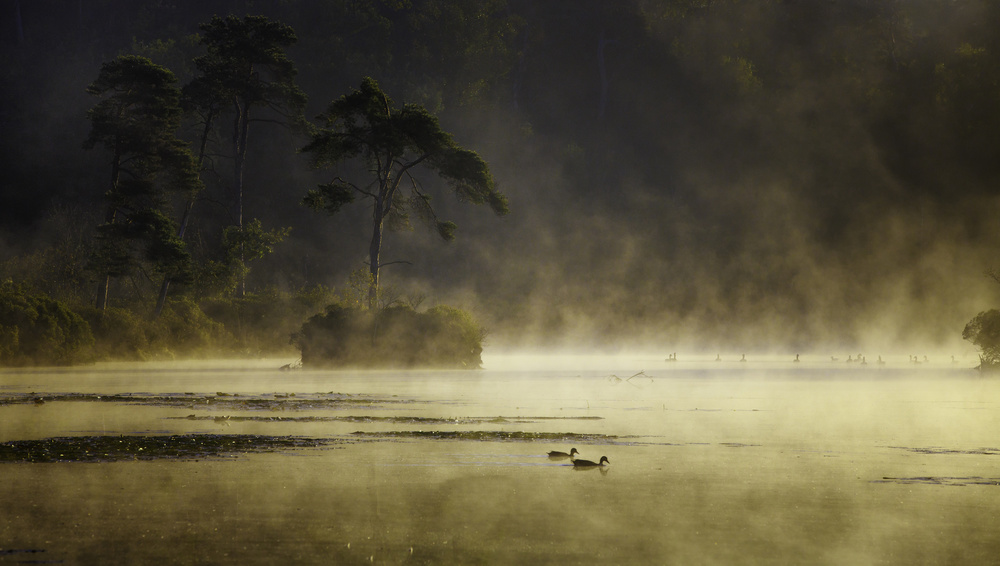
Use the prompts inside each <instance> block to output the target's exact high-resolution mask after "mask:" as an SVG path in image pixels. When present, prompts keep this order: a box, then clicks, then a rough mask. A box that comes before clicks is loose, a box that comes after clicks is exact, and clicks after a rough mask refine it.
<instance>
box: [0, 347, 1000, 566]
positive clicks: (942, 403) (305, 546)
mask: <svg viewBox="0 0 1000 566" xmlns="http://www.w3.org/2000/svg"><path fill="white" fill-rule="evenodd" d="M665 357H666V354H664V355H663V356H645V357H643V356H633V357H628V356H621V357H613V358H612V357H607V358H605V357H596V356H595V357H586V356H576V357H563V358H546V357H501V356H492V357H491V356H485V357H484V361H485V368H486V369H483V370H480V371H367V372H362V371H309V370H293V371H280V369H279V368H280V366H282V365H283V364H285V363H287V362H289V361H290V360H264V361H253V362H247V361H238V362H175V363H146V364H98V365H96V366H89V367H81V368H53V369H8V370H4V371H2V372H0V400H2V401H3V402H2V404H0V477H2V482H0V506H2V509H3V513H2V514H0V563H3V564H6V563H11V564H14V563H24V562H30V563H52V564H59V563H64V564H110V563H119V564H161V563H173V564H282V563H288V564H370V563H376V564H584V563H598V562H603V563H608V564H625V563H633V564H668V563H673V564H957V563H968V564H973V563H977V564H984V563H996V562H998V561H1000V534H998V533H1000V437H998V432H1000V378H988V377H982V376H981V375H980V374H979V373H978V372H977V371H974V370H971V369H969V367H971V366H972V365H975V362H973V361H971V360H964V361H963V362H961V363H951V361H950V360H949V361H947V362H945V361H944V356H942V357H941V361H940V362H937V363H935V361H934V360H933V359H932V360H930V361H929V362H928V363H923V364H919V365H916V364H912V363H909V362H908V361H907V356H896V357H886V361H887V363H886V364H884V365H876V364H875V363H871V362H870V363H869V364H868V365H865V366H862V365H860V364H847V363H844V362H843V361H840V362H832V361H830V359H829V356H826V357H823V356H815V359H812V360H811V359H810V358H809V357H808V356H804V357H803V360H802V362H801V363H793V362H791V360H790V359H789V358H780V359H779V358H772V359H767V360H756V359H754V358H752V357H751V359H750V361H748V362H746V363H740V362H737V361H736V359H737V358H735V357H733V358H732V361H725V360H724V361H722V362H713V361H712V358H709V357H706V358H704V359H702V360H691V361H687V360H686V359H685V357H684V356H683V355H682V356H681V357H680V359H679V360H678V361H676V362H668V361H666V360H665V359H664V358H665ZM713 357H714V356H713ZM571 448H576V449H577V450H579V452H580V455H579V457H580V458H585V459H589V460H595V461H596V460H599V459H600V457H601V456H607V457H608V459H609V460H610V465H609V466H606V467H603V468H591V469H577V468H574V466H573V465H572V464H571V463H570V461H569V460H554V459H550V458H549V457H547V456H546V453H547V452H548V451H550V450H560V451H569V450H570V449H571Z"/></svg>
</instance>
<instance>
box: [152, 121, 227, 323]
mask: <svg viewBox="0 0 1000 566" xmlns="http://www.w3.org/2000/svg"><path fill="white" fill-rule="evenodd" d="M214 120H215V112H214V111H211V110H210V111H209V113H208V115H207V116H206V117H205V128H204V129H203V130H202V132H201V146H200V147H199V148H198V174H199V175H200V174H201V166H202V164H204V163H205V151H206V148H207V147H208V135H209V133H210V132H211V130H212V122H214ZM195 196H196V195H191V197H190V198H189V199H188V201H187V204H186V205H185V206H184V215H183V216H182V217H181V225H180V227H178V228H177V237H178V238H180V239H182V240H183V239H184V232H186V231H187V226H188V222H189V221H190V219H191V211H192V210H193V209H194V199H195ZM168 289H170V277H169V276H167V275H164V276H163V282H162V283H160V294H159V295H158V296H157V298H156V308H155V309H154V310H153V320H156V319H157V318H160V313H162V312H163V305H164V304H166V302H167V290H168Z"/></svg>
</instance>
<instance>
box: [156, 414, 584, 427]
mask: <svg viewBox="0 0 1000 566" xmlns="http://www.w3.org/2000/svg"><path fill="white" fill-rule="evenodd" d="M167 418H168V419H185V420H189V421H215V422H220V421H224V422H268V423H270V422H277V423H285V422H287V423H303V422H341V423H390V424H413V425H476V424H527V423H535V422H538V421H544V420H583V421H594V420H602V419H603V417H456V418H438V417H377V416H367V415H362V416H342V417H317V416H308V417H279V416H256V415H254V416H237V415H227V416H221V417H220V416H211V415H188V416H186V417H167Z"/></svg>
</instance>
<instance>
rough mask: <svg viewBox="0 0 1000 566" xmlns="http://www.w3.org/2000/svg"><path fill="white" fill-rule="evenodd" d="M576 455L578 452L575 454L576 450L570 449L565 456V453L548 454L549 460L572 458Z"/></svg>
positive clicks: (554, 452) (553, 452)
mask: <svg viewBox="0 0 1000 566" xmlns="http://www.w3.org/2000/svg"><path fill="white" fill-rule="evenodd" d="M577 454H579V452H577V450H576V448H570V449H569V454H567V453H565V452H557V451H555V450H553V451H552V452H549V458H572V457H573V456H576V455H577Z"/></svg>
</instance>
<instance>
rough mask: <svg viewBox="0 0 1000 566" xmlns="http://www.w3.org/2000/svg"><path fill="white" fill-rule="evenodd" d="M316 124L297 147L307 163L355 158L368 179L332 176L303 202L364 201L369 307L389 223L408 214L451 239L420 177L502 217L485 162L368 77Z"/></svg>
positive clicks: (503, 206)
mask: <svg viewBox="0 0 1000 566" xmlns="http://www.w3.org/2000/svg"><path fill="white" fill-rule="evenodd" d="M320 119H321V120H322V122H323V124H324V126H325V127H324V128H322V129H320V130H318V131H316V132H315V133H314V134H313V139H312V141H311V142H310V143H309V144H308V145H307V146H306V147H304V148H303V149H302V151H303V152H305V153H308V154H310V155H311V156H312V160H313V164H314V165H315V166H317V167H332V166H334V165H337V164H338V163H340V162H342V161H346V160H352V159H360V160H362V161H363V162H364V165H365V166H366V168H367V170H368V173H369V174H370V175H371V178H370V179H366V180H364V181H359V182H357V183H355V182H352V181H350V180H346V179H344V178H342V177H340V176H337V177H335V178H334V179H333V180H332V181H331V182H330V183H327V184H324V185H320V186H319V187H318V188H316V189H312V190H310V191H308V193H307V194H306V196H305V198H304V199H303V202H304V204H306V205H307V206H309V207H310V208H313V209H315V210H321V211H325V212H327V213H329V214H335V213H337V212H338V211H339V210H340V209H341V208H342V207H343V206H344V205H346V204H349V203H351V202H353V201H354V198H355V197H356V196H358V195H360V196H362V197H364V198H367V199H370V200H371V206H372V235H371V243H370V244H369V247H368V266H369V272H370V274H371V281H370V285H369V290H368V307H369V308H372V309H374V308H375V306H376V304H377V301H378V287H379V268H380V267H381V266H382V265H383V264H382V262H381V259H380V254H381V250H382V240H383V232H384V229H385V227H386V222H387V221H388V220H392V221H395V222H400V223H403V224H405V223H407V222H408V220H409V214H411V213H413V214H416V215H417V217H418V218H420V219H421V220H424V221H426V222H428V223H430V224H432V225H433V226H434V228H435V229H436V230H437V232H438V234H439V235H440V236H441V237H442V238H443V239H445V240H452V239H454V237H455V229H456V228H457V226H456V225H455V224H454V223H453V222H449V221H442V220H440V219H438V217H437V215H436V214H435V212H434V209H433V208H432V207H431V197H430V195H428V194H427V193H425V192H424V187H423V185H422V183H421V182H420V180H419V178H418V174H419V173H420V172H431V173H435V174H437V175H438V176H439V177H441V178H443V179H444V180H445V181H447V183H448V184H449V185H450V186H451V188H452V189H453V190H454V191H455V195H456V196H457V197H458V198H459V199H460V200H464V201H467V202H471V203H473V204H488V205H489V206H490V208H491V209H492V210H493V212H495V213H496V214H498V215H503V214H507V212H508V207H507V197H506V196H504V194H503V193H501V192H500V191H499V190H498V189H497V188H496V183H495V181H494V179H493V175H492V174H491V173H490V170H489V167H488V166H487V164H486V162H485V161H483V159H482V158H481V157H479V155H478V154H476V153H475V152H473V151H470V150H467V149H463V148H462V147H459V145H458V144H457V143H455V140H454V139H453V138H452V136H451V134H449V133H448V132H445V131H444V130H442V129H441V126H440V124H439V123H438V119H437V117H435V116H434V115H432V114H430V113H429V112H427V110H425V109H424V108H423V107H421V106H418V105H413V104H406V105H403V106H402V107H401V108H396V107H394V105H393V102H392V100H390V99H389V97H388V96H387V95H386V94H385V93H384V92H382V89H381V88H379V85H378V83H377V82H376V81H375V80H374V79H372V78H370V77H366V78H365V79H364V80H363V81H362V82H361V87H360V88H359V89H357V90H355V91H354V92H352V93H351V94H347V95H344V96H342V97H341V98H339V99H338V100H335V101H333V102H331V103H330V106H329V108H328V109H327V111H326V112H325V113H324V114H322V115H321V116H320Z"/></svg>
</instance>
